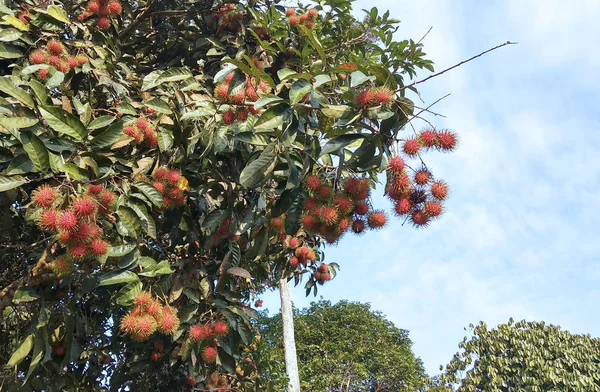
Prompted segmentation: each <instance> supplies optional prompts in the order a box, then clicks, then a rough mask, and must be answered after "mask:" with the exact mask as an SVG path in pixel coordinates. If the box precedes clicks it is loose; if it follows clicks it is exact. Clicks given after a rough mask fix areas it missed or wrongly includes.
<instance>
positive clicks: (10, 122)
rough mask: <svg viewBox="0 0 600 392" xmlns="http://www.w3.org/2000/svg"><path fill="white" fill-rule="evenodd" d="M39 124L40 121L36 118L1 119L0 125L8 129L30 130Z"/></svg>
mask: <svg viewBox="0 0 600 392" xmlns="http://www.w3.org/2000/svg"><path fill="white" fill-rule="evenodd" d="M38 122H39V120H38V119H37V118H35V117H0V125H2V126H3V127H6V128H14V129H22V128H29V127H32V126H34V125H35V124H37V123H38Z"/></svg>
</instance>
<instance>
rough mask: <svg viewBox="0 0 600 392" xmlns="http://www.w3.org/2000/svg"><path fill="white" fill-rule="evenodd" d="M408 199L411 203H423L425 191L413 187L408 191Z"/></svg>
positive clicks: (425, 198) (425, 199)
mask: <svg viewBox="0 0 600 392" xmlns="http://www.w3.org/2000/svg"><path fill="white" fill-rule="evenodd" d="M408 199H409V200H410V202H411V203H413V205H415V204H421V203H425V201H427V193H425V191H424V190H422V189H413V190H411V191H410V194H409V195H408Z"/></svg>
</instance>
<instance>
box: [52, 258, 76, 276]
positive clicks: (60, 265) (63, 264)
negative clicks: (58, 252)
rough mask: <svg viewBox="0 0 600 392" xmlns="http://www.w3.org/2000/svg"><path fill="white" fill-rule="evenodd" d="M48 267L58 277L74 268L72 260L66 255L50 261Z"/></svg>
mask: <svg viewBox="0 0 600 392" xmlns="http://www.w3.org/2000/svg"><path fill="white" fill-rule="evenodd" d="M50 269H52V272H54V273H55V274H56V275H58V276H59V277H63V276H65V275H67V274H70V273H71V272H73V270H74V269H75V267H74V265H73V261H72V260H69V259H68V258H66V257H59V258H57V259H55V260H54V261H53V262H52V263H50Z"/></svg>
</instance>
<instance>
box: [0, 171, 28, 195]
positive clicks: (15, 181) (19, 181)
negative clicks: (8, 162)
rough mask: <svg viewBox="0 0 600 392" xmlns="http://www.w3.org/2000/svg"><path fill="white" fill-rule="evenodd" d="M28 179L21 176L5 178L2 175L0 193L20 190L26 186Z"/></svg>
mask: <svg viewBox="0 0 600 392" xmlns="http://www.w3.org/2000/svg"><path fill="white" fill-rule="evenodd" d="M26 182H27V179H26V178H25V177H21V176H10V177H8V176H4V175H1V174H0V192H6V191H8V190H11V189H14V188H18V187H20V186H21V185H23V184H25V183H26Z"/></svg>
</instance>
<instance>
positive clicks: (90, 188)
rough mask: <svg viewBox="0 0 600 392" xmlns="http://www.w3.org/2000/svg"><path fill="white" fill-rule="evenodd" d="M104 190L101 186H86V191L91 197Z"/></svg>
mask: <svg viewBox="0 0 600 392" xmlns="http://www.w3.org/2000/svg"><path fill="white" fill-rule="evenodd" d="M103 189H104V187H103V186H102V185H96V184H88V187H87V190H88V192H89V193H90V194H92V195H97V194H99V193H100V192H102V190H103Z"/></svg>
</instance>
